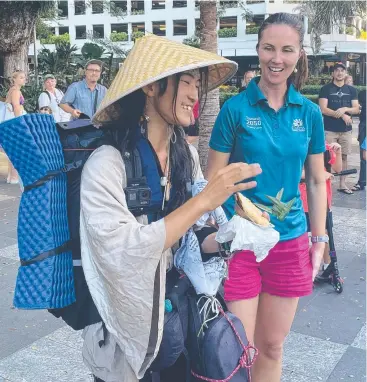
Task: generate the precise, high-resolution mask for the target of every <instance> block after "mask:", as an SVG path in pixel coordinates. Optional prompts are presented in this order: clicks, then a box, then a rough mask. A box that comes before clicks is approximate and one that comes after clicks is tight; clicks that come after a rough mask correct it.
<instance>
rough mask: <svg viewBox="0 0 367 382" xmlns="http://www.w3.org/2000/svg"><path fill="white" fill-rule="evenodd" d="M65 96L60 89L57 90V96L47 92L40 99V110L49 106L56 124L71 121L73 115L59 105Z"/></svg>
mask: <svg viewBox="0 0 367 382" xmlns="http://www.w3.org/2000/svg"><path fill="white" fill-rule="evenodd" d="M46 92H47V93H46ZM48 95H49V96H50V97H49V96H48ZM63 96H64V93H63V92H62V91H61V90H59V89H55V94H53V93H50V92H49V91H47V90H45V91H43V92H42V93H41V95H40V96H39V98H38V106H39V108H41V107H45V106H49V107H50V108H51V110H52V115H53V116H54V118H55V121H56V122H67V121H70V118H71V115H70V114H69V113H66V112H65V111H64V110H62V109H61V108H60V107H59V103H60V101H61V99H62V97H63Z"/></svg>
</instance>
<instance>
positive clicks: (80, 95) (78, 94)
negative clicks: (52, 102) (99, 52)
mask: <svg viewBox="0 0 367 382" xmlns="http://www.w3.org/2000/svg"><path fill="white" fill-rule="evenodd" d="M102 68H103V63H102V61H100V60H90V61H88V62H87V63H86V65H85V78H84V79H83V80H82V81H78V82H74V83H73V84H71V85H70V86H69V88H68V90H67V91H66V93H65V95H64V97H63V98H62V100H61V102H60V105H59V106H60V107H61V109H62V110H64V112H66V113H70V114H71V116H72V118H73V119H78V118H79V117H80V115H81V114H82V113H83V114H85V115H87V116H88V117H89V118H92V117H93V115H94V114H95V112H96V111H97V109H98V107H99V105H100V104H101V102H102V100H103V98H104V96H105V94H106V91H107V88H106V87H105V86H103V85H100V84H99V83H98V80H99V79H100V78H101V73H102Z"/></svg>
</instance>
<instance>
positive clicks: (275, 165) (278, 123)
mask: <svg viewBox="0 0 367 382" xmlns="http://www.w3.org/2000/svg"><path fill="white" fill-rule="evenodd" d="M259 80H260V77H257V78H254V79H253V80H252V81H251V82H250V83H249V85H248V87H247V89H246V91H244V92H242V93H240V94H238V95H237V96H235V97H233V98H231V99H229V100H228V101H227V102H226V103H225V104H224V105H223V107H222V109H221V111H220V113H219V115H218V118H217V120H216V122H215V125H214V127H213V132H212V136H211V139H210V144H209V145H210V148H211V149H213V150H215V151H219V152H222V153H230V154H231V155H230V159H229V162H230V163H236V162H245V163H249V164H251V163H259V164H260V166H261V168H262V173H261V174H260V175H258V176H257V177H256V181H257V186H256V187H255V188H253V189H251V190H246V191H244V192H243V194H244V195H245V196H246V197H248V198H249V199H250V200H251V201H252V202H254V203H259V204H261V205H262V206H265V207H267V208H270V209H272V210H271V211H272V213H271V214H270V219H271V223H272V224H274V226H275V229H276V230H277V231H278V232H279V233H280V240H281V241H285V240H291V239H294V238H297V237H299V236H301V235H302V234H303V233H305V232H306V219H305V214H304V211H303V207H302V201H301V198H300V192H299V182H300V179H301V175H302V168H303V165H304V163H305V160H306V157H307V155H312V154H320V153H323V152H324V151H325V136H324V125H323V118H322V114H321V111H320V108H319V107H318V106H317V105H316V104H314V103H313V102H311V101H309V100H308V99H307V98H305V97H303V96H302V95H301V94H300V93H299V92H298V91H297V90H296V89H295V88H294V86H293V85H290V86H289V88H288V91H287V94H286V101H285V103H284V105H283V106H282V107H281V108H280V109H279V110H278V111H275V110H274V109H272V108H271V107H270V106H269V104H268V101H267V99H266V98H265V96H264V94H263V93H262V92H261V90H260V88H259V87H258V85H257V84H258V82H259ZM282 189H283V194H282V195H280V191H281V190H282ZM277 195H278V199H279V200H280V202H281V203H284V204H287V206H288V210H289V213H288V214H283V216H282V215H280V214H279V213H278V211H277V210H276V209H274V205H275V203H274V199H273V200H271V199H270V198H269V197H272V198H276V197H277ZM268 196H269V197H268ZM223 207H224V210H225V212H226V214H227V216H228V217H229V218H231V217H232V216H233V215H234V198H233V197H232V198H230V199H228V200H227V201H226V202H225V204H224V206H223Z"/></svg>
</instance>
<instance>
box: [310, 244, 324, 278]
mask: <svg viewBox="0 0 367 382" xmlns="http://www.w3.org/2000/svg"><path fill="white" fill-rule="evenodd" d="M324 250H325V243H313V244H312V246H311V249H310V256H311V261H312V281H314V280H315V277H316V275H317V274H318V272H319V270H320V266H321V261H322V258H323V256H324Z"/></svg>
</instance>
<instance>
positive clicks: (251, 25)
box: [246, 15, 265, 34]
mask: <svg viewBox="0 0 367 382" xmlns="http://www.w3.org/2000/svg"><path fill="white" fill-rule="evenodd" d="M264 20H265V15H255V16H253V18H252V20H251V21H247V22H246V34H257V32H259V29H260V25H261V24H262V22H263V21H264Z"/></svg>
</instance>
